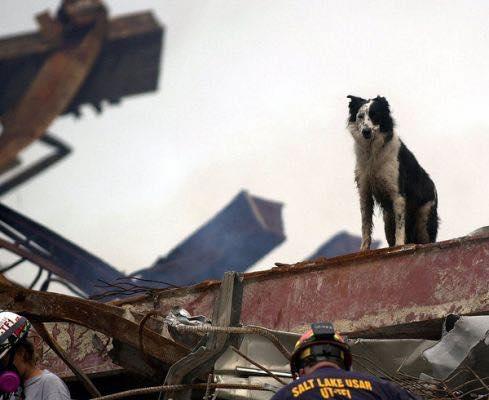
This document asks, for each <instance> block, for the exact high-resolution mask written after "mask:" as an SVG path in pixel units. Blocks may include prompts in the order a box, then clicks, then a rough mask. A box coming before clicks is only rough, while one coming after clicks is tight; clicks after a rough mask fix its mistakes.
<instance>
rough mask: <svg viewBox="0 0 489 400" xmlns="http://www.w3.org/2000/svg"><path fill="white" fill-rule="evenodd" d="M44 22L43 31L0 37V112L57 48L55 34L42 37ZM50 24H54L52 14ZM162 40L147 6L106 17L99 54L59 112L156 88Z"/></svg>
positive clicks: (158, 28) (113, 100) (14, 101)
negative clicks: (53, 37)
mask: <svg viewBox="0 0 489 400" xmlns="http://www.w3.org/2000/svg"><path fill="white" fill-rule="evenodd" d="M43 17H44V16H43V15H41V16H40V19H41V22H42V21H43V19H45V17H44V18H43ZM45 25H46V24H44V23H43V24H41V27H42V28H41V32H32V33H26V34H20V35H15V36H11V37H6V38H2V39H0V115H2V114H3V113H5V112H6V111H7V110H8V109H9V108H11V107H13V106H14V105H15V104H16V103H17V102H18V101H19V100H20V98H21V97H22V95H23V93H24V92H25V91H26V90H27V87H28V85H29V84H30V82H31V81H32V80H33V79H34V77H35V76H36V74H37V73H38V72H39V70H40V68H41V66H42V64H43V63H44V61H45V60H46V58H47V57H48V56H49V55H50V54H51V53H52V52H53V51H55V50H57V49H58V47H59V46H58V44H57V43H56V41H55V40H46V39H47V38H46V34H45V31H46V29H45V28H44V27H45ZM48 25H50V26H51V25H53V24H52V21H51V20H49V21H48ZM50 26H49V27H48V29H47V34H48V35H50V34H51V31H52V30H53V29H51V27H50ZM54 34H56V32H54ZM162 43H163V27H162V26H161V25H160V23H159V22H158V21H157V20H156V18H155V16H154V15H153V14H152V13H151V12H140V13H134V14H129V15H123V16H118V17H115V18H113V19H110V21H108V27H107V36H106V40H105V42H104V44H103V47H102V50H101V53H100V56H99V58H98V59H97V61H96V63H95V65H94V66H93V69H92V71H91V72H90V74H89V76H88V77H87V79H86V80H85V82H84V84H83V86H82V87H81V89H80V91H79V92H78V93H77V95H76V96H75V98H74V99H73V101H72V102H71V104H70V105H69V106H68V107H67V108H66V109H65V110H63V113H67V112H73V113H75V114H77V113H78V108H79V107H80V106H81V105H84V104H91V105H93V106H94V107H95V108H99V107H100V104H101V102H102V101H104V100H108V101H109V102H111V103H117V102H119V101H120V100H121V98H123V97H125V96H129V95H134V94H140V93H146V92H152V91H154V90H156V89H157V86H158V78H159V69H160V57H161V51H162Z"/></svg>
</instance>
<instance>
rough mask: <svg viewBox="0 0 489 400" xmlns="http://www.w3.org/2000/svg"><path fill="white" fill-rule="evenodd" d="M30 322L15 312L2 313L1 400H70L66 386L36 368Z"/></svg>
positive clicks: (0, 341) (46, 372)
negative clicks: (29, 338)
mask: <svg viewBox="0 0 489 400" xmlns="http://www.w3.org/2000/svg"><path fill="white" fill-rule="evenodd" d="M30 328H31V324H30V322H29V321H28V320H27V319H26V318H24V317H21V316H20V315H17V314H15V313H12V312H8V311H2V312H0V398H1V399H2V400H4V399H25V400H69V399H70V392H69V390H68V387H67V386H66V385H65V383H64V382H63V381H62V380H61V379H60V378H59V377H58V376H56V375H55V374H53V373H52V372H50V371H48V370H46V369H45V370H42V369H39V368H38V367H37V366H36V357H35V351H34V345H33V343H32V342H31V341H30V340H28V338H27V334H28V333H29V330H30Z"/></svg>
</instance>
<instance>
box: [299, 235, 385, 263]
mask: <svg viewBox="0 0 489 400" xmlns="http://www.w3.org/2000/svg"><path fill="white" fill-rule="evenodd" d="M361 243H362V238H361V237H360V236H356V235H351V234H349V233H348V232H346V231H341V232H339V233H337V234H336V235H334V236H333V237H332V238H331V239H329V240H328V241H327V242H326V243H324V244H323V245H322V246H321V247H319V249H317V250H316V251H315V252H314V253H313V254H312V255H311V256H309V257H307V260H314V259H316V258H319V257H326V258H331V257H336V256H343V255H345V254H351V253H356V252H357V251H358V249H360V244H361ZM379 246H380V241H379V240H374V241H373V242H372V245H371V246H370V248H371V249H378V248H379Z"/></svg>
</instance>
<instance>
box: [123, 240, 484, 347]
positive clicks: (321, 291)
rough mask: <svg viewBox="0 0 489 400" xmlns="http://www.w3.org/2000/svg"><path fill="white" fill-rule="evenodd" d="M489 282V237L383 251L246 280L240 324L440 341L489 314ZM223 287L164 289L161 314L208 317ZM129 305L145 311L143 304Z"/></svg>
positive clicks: (250, 275) (213, 283)
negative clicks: (453, 322) (445, 323)
mask: <svg viewBox="0 0 489 400" xmlns="http://www.w3.org/2000/svg"><path fill="white" fill-rule="evenodd" d="M488 281H489V236H488V235H487V234H486V235H485V236H478V237H469V236H468V237H464V238H460V239H453V240H448V241H445V242H439V243H433V244H428V245H407V246H403V247H394V248H386V249H379V250H373V251H367V252H361V253H355V254H350V255H346V256H341V257H335V258H331V259H328V260H326V259H322V260H318V261H316V262H314V261H313V262H303V263H298V264H295V265H290V266H283V267H280V268H273V269H272V270H268V271H260V272H253V273H248V274H244V275H243V308H242V313H241V322H242V323H243V324H245V325H259V326H264V327H267V328H270V329H276V330H284V331H289V332H301V331H304V330H305V329H306V328H307V326H308V324H309V323H311V322H313V321H318V320H331V321H334V322H335V324H336V325H337V326H338V328H339V329H340V330H341V331H342V332H345V333H354V335H352V336H355V335H356V336H358V335H362V336H363V337H367V336H370V337H411V338H416V337H418V338H420V337H421V338H434V337H435V336H436V335H439V334H440V330H439V328H441V323H440V324H436V326H434V325H433V324H432V322H433V321H435V322H439V321H441V318H442V317H443V316H445V315H446V314H449V313H458V314H478V313H486V312H489V287H488V286H487V282H488ZM218 287H219V282H216V281H211V282H204V283H201V284H199V285H195V286H191V287H186V288H182V289H167V290H163V291H161V292H159V293H158V294H157V300H158V308H159V311H160V312H161V313H162V314H166V313H168V312H169V310H170V309H171V307H175V306H180V307H183V308H185V309H186V310H187V311H189V312H190V313H191V314H192V315H201V314H203V315H210V313H211V312H212V305H213V303H214V301H215V298H216V295H217V292H218V291H217V289H218ZM125 302H126V303H130V305H131V306H132V307H136V308H138V309H141V308H143V307H144V304H145V299H144V298H139V300H137V299H135V298H133V299H132V300H130V299H129V300H126V301H125ZM122 303H123V302H119V303H118V304H122ZM152 306H153V303H151V307H152ZM146 307H149V304H147V305H146ZM389 327H391V328H389Z"/></svg>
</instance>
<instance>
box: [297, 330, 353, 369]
mask: <svg viewBox="0 0 489 400" xmlns="http://www.w3.org/2000/svg"><path fill="white" fill-rule="evenodd" d="M319 361H332V362H335V363H336V364H338V365H339V366H341V367H342V368H344V369H345V370H347V371H349V370H350V368H351V364H352V357H351V351H350V346H348V345H347V344H346V343H345V341H344V340H343V338H342V337H341V336H340V334H339V333H338V332H335V330H334V327H333V324H332V323H330V322H318V323H314V324H311V329H309V330H308V331H307V332H306V333H304V334H303V335H302V336H301V337H300V339H299V340H298V341H297V343H296V344H295V348H294V352H293V353H292V356H291V358H290V370H291V372H292V374H294V375H297V374H299V370H300V369H301V368H304V366H305V365H308V364H310V363H316V362H319Z"/></svg>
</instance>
